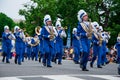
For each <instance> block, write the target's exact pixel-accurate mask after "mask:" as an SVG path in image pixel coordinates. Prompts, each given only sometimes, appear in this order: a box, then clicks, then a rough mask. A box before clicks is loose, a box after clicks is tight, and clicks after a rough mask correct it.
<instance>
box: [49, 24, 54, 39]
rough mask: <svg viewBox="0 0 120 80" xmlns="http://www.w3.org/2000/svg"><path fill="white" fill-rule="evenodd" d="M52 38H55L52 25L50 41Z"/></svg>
mask: <svg viewBox="0 0 120 80" xmlns="http://www.w3.org/2000/svg"><path fill="white" fill-rule="evenodd" d="M54 38H55V34H54V30H53V26H52V28H51V29H50V41H52V40H53V39H54Z"/></svg>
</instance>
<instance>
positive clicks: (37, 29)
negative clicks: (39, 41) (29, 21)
mask: <svg viewBox="0 0 120 80" xmlns="http://www.w3.org/2000/svg"><path fill="white" fill-rule="evenodd" d="M35 33H36V34H37V35H38V36H39V35H40V26H37V27H36V28H35Z"/></svg>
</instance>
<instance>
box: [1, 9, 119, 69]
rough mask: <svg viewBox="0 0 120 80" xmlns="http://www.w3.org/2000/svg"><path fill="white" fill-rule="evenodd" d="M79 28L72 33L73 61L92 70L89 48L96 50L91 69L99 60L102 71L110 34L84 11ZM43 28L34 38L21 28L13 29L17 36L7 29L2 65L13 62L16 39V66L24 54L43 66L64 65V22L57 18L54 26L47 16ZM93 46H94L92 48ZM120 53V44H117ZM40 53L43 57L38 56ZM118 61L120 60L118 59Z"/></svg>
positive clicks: (3, 43)
mask: <svg viewBox="0 0 120 80" xmlns="http://www.w3.org/2000/svg"><path fill="white" fill-rule="evenodd" d="M77 18H78V21H79V22H78V26H77V28H73V31H72V47H73V49H74V57H73V61H74V63H75V64H80V68H81V69H82V71H89V70H88V69H87V63H88V61H89V55H90V54H89V53H90V48H91V46H92V48H93V54H92V60H91V62H90V67H93V65H94V62H95V60H96V59H97V67H98V68H102V65H104V64H105V63H106V62H107V58H106V51H107V50H106V44H107V43H108V40H109V38H110V35H109V34H108V33H107V32H105V31H103V29H102V26H99V24H98V23H97V22H92V23H91V22H89V21H88V15H87V13H86V12H85V11H84V10H80V11H79V12H78V15H77ZM43 22H44V26H43V27H42V28H40V27H36V28H35V35H34V36H33V37H30V36H25V34H24V31H23V30H22V29H20V27H19V26H15V27H14V35H13V34H12V33H11V32H10V31H9V27H8V26H5V27H4V32H3V34H2V49H3V60H2V61H3V62H4V60H5V58H6V63H10V61H9V59H10V53H11V49H12V43H11V40H15V51H16V56H15V64H18V65H21V64H22V61H24V55H25V53H26V56H27V58H28V60H30V59H32V60H34V59H35V61H38V59H39V62H42V63H43V66H47V67H52V64H51V62H52V61H53V62H55V63H58V64H62V56H63V38H65V37H66V33H65V29H64V28H63V27H62V26H61V19H60V18H57V20H56V24H55V27H53V26H52V20H51V17H50V15H48V14H47V15H45V16H44V20H43ZM91 44H92V45H91ZM116 49H117V50H118V54H119V43H116ZM39 53H40V54H39ZM118 61H119V57H118Z"/></svg>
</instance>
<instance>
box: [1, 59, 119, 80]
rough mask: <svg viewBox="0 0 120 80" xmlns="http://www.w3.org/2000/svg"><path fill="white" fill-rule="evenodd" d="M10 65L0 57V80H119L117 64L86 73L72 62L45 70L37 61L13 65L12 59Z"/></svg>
mask: <svg viewBox="0 0 120 80" xmlns="http://www.w3.org/2000/svg"><path fill="white" fill-rule="evenodd" d="M10 62H11V63H10V64H6V63H3V62H2V57H0V80H120V76H119V75H118V73H117V66H118V65H117V64H115V63H110V64H108V65H106V66H103V68H102V69H98V68H97V67H96V64H94V68H90V67H89V63H88V69H89V71H88V72H84V71H82V70H81V69H80V68H79V65H78V64H74V63H73V61H72V60H63V63H62V65H57V64H55V63H52V66H53V67H52V68H47V67H44V66H43V65H42V63H39V62H38V61H32V60H30V61H28V60H25V62H23V63H22V65H17V64H14V59H11V60H10Z"/></svg>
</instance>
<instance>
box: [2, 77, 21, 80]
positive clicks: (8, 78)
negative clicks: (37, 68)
mask: <svg viewBox="0 0 120 80" xmlns="http://www.w3.org/2000/svg"><path fill="white" fill-rule="evenodd" d="M0 80H23V79H19V78H17V77H3V78H0Z"/></svg>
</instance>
